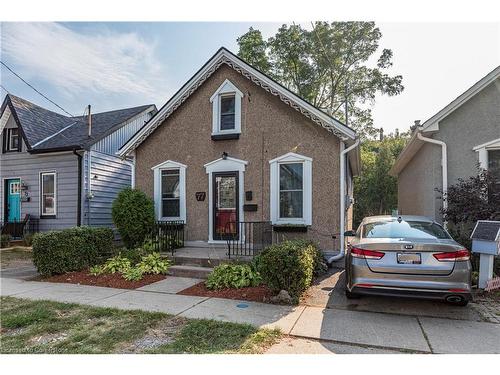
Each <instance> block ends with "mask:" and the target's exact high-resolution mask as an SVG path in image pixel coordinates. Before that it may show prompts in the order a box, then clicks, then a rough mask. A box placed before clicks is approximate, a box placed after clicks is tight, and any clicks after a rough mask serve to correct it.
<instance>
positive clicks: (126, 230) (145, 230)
mask: <svg viewBox="0 0 500 375" xmlns="http://www.w3.org/2000/svg"><path fill="white" fill-rule="evenodd" d="M111 215H112V217H113V223H115V225H116V228H117V229H118V232H119V233H120V236H121V238H122V241H123V243H124V244H125V246H126V247H127V248H128V249H134V248H136V247H139V246H141V245H142V244H143V243H144V240H146V238H147V236H149V235H151V232H152V230H153V226H154V223H155V208H154V202H153V200H152V199H151V198H149V197H148V196H147V195H146V194H144V193H143V192H142V191H140V190H137V189H132V188H125V189H123V190H122V191H120V193H119V194H118V196H117V197H116V199H115V200H114V201H113V206H112V208H111Z"/></svg>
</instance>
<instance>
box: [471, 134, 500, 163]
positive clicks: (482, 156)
mask: <svg viewBox="0 0 500 375" xmlns="http://www.w3.org/2000/svg"><path fill="white" fill-rule="evenodd" d="M499 149H500V138H498V139H495V140H493V141H490V142H487V143H483V144H482V145H479V146H476V147H474V148H473V150H474V151H476V152H477V154H478V160H479V166H480V167H481V168H483V169H488V151H490V150H499Z"/></svg>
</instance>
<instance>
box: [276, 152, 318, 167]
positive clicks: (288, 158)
mask: <svg viewBox="0 0 500 375" xmlns="http://www.w3.org/2000/svg"><path fill="white" fill-rule="evenodd" d="M304 160H306V161H312V158H310V157H308V156H304V155H299V154H296V153H295V152H289V153H287V154H285V155H281V156H278V157H277V158H274V159H273V160H269V164H272V163H277V162H278V163H279V162H294V161H304Z"/></svg>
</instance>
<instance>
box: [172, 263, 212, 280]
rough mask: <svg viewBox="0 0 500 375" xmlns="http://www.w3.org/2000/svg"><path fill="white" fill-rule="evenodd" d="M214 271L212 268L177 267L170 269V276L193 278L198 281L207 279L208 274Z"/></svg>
mask: <svg viewBox="0 0 500 375" xmlns="http://www.w3.org/2000/svg"><path fill="white" fill-rule="evenodd" d="M212 271H213V268H210V267H199V266H185V265H176V266H172V267H170V268H169V269H168V274H169V275H170V276H180V277H192V278H196V279H206V278H207V277H208V274H209V273H210V272H212Z"/></svg>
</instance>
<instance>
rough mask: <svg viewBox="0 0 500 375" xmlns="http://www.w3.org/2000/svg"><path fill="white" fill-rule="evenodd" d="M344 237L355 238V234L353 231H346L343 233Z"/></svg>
mask: <svg viewBox="0 0 500 375" xmlns="http://www.w3.org/2000/svg"><path fill="white" fill-rule="evenodd" d="M344 237H356V232H355V231H353V230H346V231H345V232H344Z"/></svg>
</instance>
